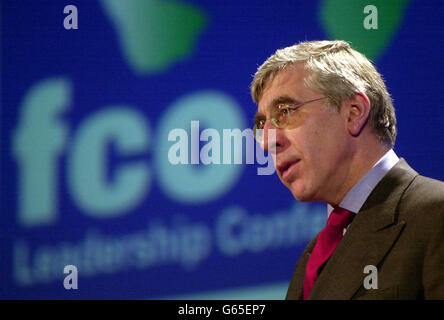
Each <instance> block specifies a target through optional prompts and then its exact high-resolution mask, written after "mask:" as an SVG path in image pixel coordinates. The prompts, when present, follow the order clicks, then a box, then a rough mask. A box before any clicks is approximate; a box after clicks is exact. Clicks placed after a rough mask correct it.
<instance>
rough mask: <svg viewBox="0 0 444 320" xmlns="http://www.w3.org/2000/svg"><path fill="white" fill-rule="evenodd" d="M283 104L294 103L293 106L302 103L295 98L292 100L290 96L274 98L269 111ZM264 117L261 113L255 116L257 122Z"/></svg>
mask: <svg viewBox="0 0 444 320" xmlns="http://www.w3.org/2000/svg"><path fill="white" fill-rule="evenodd" d="M283 103H292V104H299V103H301V101H299V100H296V99H295V98H292V97H290V96H279V97H277V98H274V99H273V100H272V101H271V103H270V105H269V106H268V107H269V109H271V108H272V107H274V106H277V105H280V104H283ZM263 116H264V115H263V114H262V113H261V112H257V113H256V115H255V116H254V120H257V119H258V118H262V117H263Z"/></svg>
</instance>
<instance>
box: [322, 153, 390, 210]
mask: <svg viewBox="0 0 444 320" xmlns="http://www.w3.org/2000/svg"><path fill="white" fill-rule="evenodd" d="M398 161H399V158H398V156H397V155H396V153H395V152H394V151H393V149H390V150H389V151H388V152H387V153H386V154H385V155H384V156H383V157H382V158H381V159H379V161H378V162H376V164H375V165H374V166H373V168H371V169H370V171H369V172H367V173H366V174H365V175H364V176H363V177H362V178H361V180H359V181H358V183H356V184H355V185H354V186H353V188H351V189H350V191H349V192H348V193H347V194H346V195H345V197H344V199H342V201H341V203H340V204H339V206H340V207H341V208H344V209H347V210H349V211H351V212H354V213H358V212H359V210H361V207H362V205H363V204H364V202H365V200H367V198H368V196H369V195H370V193H371V192H372V190H373V189H374V188H375V187H376V185H377V184H378V182H379V181H381V179H382V178H383V177H384V176H385V174H386V173H387V172H389V171H390V169H391V168H393V166H394V165H395V164H396V163H397V162H398ZM332 211H333V207H332V206H331V205H329V204H328V205H327V212H328V216H330V213H331V212H332Z"/></svg>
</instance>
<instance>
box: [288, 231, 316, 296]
mask: <svg viewBox="0 0 444 320" xmlns="http://www.w3.org/2000/svg"><path fill="white" fill-rule="evenodd" d="M318 235H319V234H318ZM317 239H318V236H316V237H315V238H314V239H313V240H311V242H310V243H309V244H308V245H307V247H306V248H305V250H304V252H303V253H302V255H301V257H300V258H299V261H298V263H297V264H296V268H295V270H294V273H293V277H292V278H291V282H290V285H289V287H288V290H287V295H286V297H285V299H286V300H302V298H303V296H302V294H303V289H304V279H305V268H306V266H307V262H308V259H309V258H310V254H311V252H312V251H313V248H314V246H315V244H316V240H317Z"/></svg>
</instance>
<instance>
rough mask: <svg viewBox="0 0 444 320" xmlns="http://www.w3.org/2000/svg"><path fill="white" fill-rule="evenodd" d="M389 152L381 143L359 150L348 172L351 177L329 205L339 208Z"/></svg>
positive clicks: (348, 177)
mask: <svg viewBox="0 0 444 320" xmlns="http://www.w3.org/2000/svg"><path fill="white" fill-rule="evenodd" d="M389 150H390V149H389V148H387V147H386V146H383V145H382V144H380V143H379V142H378V143H377V144H375V145H373V146H372V147H368V148H360V149H358V150H357V151H356V153H355V155H354V157H353V158H352V159H351V162H350V169H349V171H348V172H349V175H348V176H347V178H346V179H345V183H343V184H342V186H341V188H340V190H339V192H338V193H337V195H336V197H335V199H333V200H332V201H331V202H328V203H329V204H330V205H332V206H338V205H339V204H340V203H341V201H342V200H343V199H344V197H345V195H346V194H347V193H348V192H349V191H350V190H351V189H352V188H353V186H354V185H355V184H356V183H357V182H358V181H359V180H361V178H362V177H364V176H365V174H366V173H367V172H369V171H370V170H371V168H373V166H374V165H375V164H376V163H377V162H378V161H379V160H380V159H381V158H382V157H383V156H384V155H385V154H386V153H387V152H388V151H389Z"/></svg>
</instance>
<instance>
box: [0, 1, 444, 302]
mask: <svg viewBox="0 0 444 320" xmlns="http://www.w3.org/2000/svg"><path fill="white" fill-rule="evenodd" d="M367 2H368V1H360V0H358V1H327V0H325V1H276V2H270V1H213V0H211V1H210V0H199V1H197V0H196V1H192V0H191V1H186V0H182V1H180V0H177V1H176V0H174V1H173V0H171V1H160V0H145V1H142V0H141V1H136V0H129V1H121V0H100V1H86V0H85V1H79V0H77V1H62V0H60V1H58V0H54V1H31V0H29V1H25V0H22V1H2V3H1V14H2V16H1V39H2V44H1V77H2V78H1V84H2V89H1V126H0V128H1V139H0V145H1V153H0V157H1V158H0V159H1V216H0V217H1V218H0V241H1V252H0V274H1V276H0V277H1V278H0V279H1V286H0V298H3V299H5V298H26V299H28V298H31V299H170V298H205V299H212V298H231V299H237V298H239V299H283V298H284V297H285V293H286V289H287V286H288V283H289V280H290V278H291V275H292V272H293V269H294V267H295V264H296V262H297V260H298V259H299V257H300V255H301V253H302V251H303V249H304V248H305V246H306V245H307V244H308V242H309V241H310V240H311V239H312V238H313V237H314V236H315V235H316V234H317V233H318V232H319V231H320V230H321V229H322V227H323V226H324V224H325V222H326V219H327V209H326V205H325V204H321V203H302V202H298V201H296V200H295V199H294V198H293V197H292V195H291V193H290V192H289V191H288V190H287V189H286V188H285V187H284V186H283V185H282V184H281V182H280V181H279V179H278V177H277V175H276V173H275V172H274V169H273V163H272V160H271V157H270V155H268V154H267V153H264V152H263V151H262V150H261V149H260V147H259V145H258V144H257V143H256V142H255V141H254V140H252V139H251V137H252V134H251V128H252V126H253V117H254V114H255V113H256V109H257V107H256V105H255V104H254V103H253V102H252V100H251V97H250V93H249V86H250V83H251V81H252V75H253V74H254V73H255V71H256V70H257V68H258V66H259V65H260V64H262V63H263V62H264V61H265V60H266V58H267V57H268V56H270V55H271V54H273V53H274V52H275V50H276V49H278V48H282V47H286V46H289V45H292V44H295V43H297V42H300V41H304V40H320V39H343V40H347V41H349V42H350V43H351V45H352V46H353V47H354V48H356V49H357V50H360V51H361V52H363V53H365V54H366V55H367V57H369V58H370V59H371V60H372V61H373V62H374V63H375V65H376V66H377V68H378V71H379V72H381V74H382V75H383V76H384V79H385V81H386V84H387V87H388V90H389V92H390V93H391V95H392V97H393V100H394V105H395V109H396V112H397V119H398V132H399V133H398V138H397V142H396V145H395V148H394V150H395V152H396V153H397V155H398V156H399V157H403V158H405V159H406V160H407V161H408V163H409V164H410V165H411V166H412V167H413V168H414V169H415V170H417V171H418V172H419V173H421V174H423V175H426V176H429V177H433V178H435V179H439V180H444V170H443V166H442V163H443V162H444V153H443V151H442V143H443V141H444V130H443V129H442V122H443V120H444V117H443V116H444V111H443V110H444V108H443V107H442V98H443V96H442V92H443V90H442V82H443V80H444V78H443V72H442V52H443V49H444V45H443V40H442V39H444V37H443V28H442V18H441V16H440V14H439V13H440V12H442V11H443V3H442V2H441V1H429V2H426V4H423V3H422V1H401V0H399V1H379V0H378V1H376V0H375V1H372V2H371V3H370V4H372V7H370V8H367V11H365V10H364V8H365V7H366V6H367V5H368V4H369V3H367ZM375 9H377V10H375ZM370 15H372V16H370ZM73 266H74V267H75V268H73ZM70 272H76V273H77V275H78V288H76V290H67V289H66V288H65V283H64V281H65V279H66V277H67V276H68V274H70Z"/></svg>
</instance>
